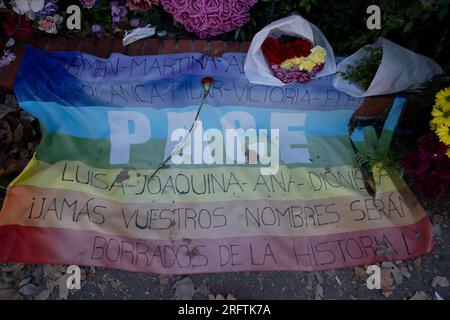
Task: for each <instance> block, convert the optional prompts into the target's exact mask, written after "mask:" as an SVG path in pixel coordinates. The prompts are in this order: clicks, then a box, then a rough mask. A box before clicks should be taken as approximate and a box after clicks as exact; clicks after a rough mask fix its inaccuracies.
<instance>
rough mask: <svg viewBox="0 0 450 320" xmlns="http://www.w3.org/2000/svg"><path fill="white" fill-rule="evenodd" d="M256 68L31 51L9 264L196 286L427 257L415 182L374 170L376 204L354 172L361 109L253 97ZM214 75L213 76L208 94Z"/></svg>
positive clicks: (9, 213)
mask: <svg viewBox="0 0 450 320" xmlns="http://www.w3.org/2000/svg"><path fill="white" fill-rule="evenodd" d="M244 61H245V55H244V54H241V53H226V54H224V56H223V57H210V56H205V55H202V54H199V53H188V54H172V55H155V56H139V57H130V56H125V55H121V54H112V55H111V56H110V57H109V58H108V59H103V58H98V57H95V56H91V55H87V54H83V53H80V52H56V53H50V52H44V51H40V50H38V49H34V48H32V47H28V48H27V50H26V55H25V56H24V58H23V61H22V64H21V67H20V71H19V73H18V76H17V79H16V83H15V93H16V95H17V98H18V100H19V103H20V106H21V107H22V108H23V109H25V110H26V111H27V112H29V113H30V114H32V115H33V116H35V117H37V118H38V119H39V121H40V124H41V128H42V134H43V136H42V141H41V143H40V144H39V146H38V148H37V150H36V153H35V155H34V157H33V159H31V161H30V162H29V164H28V165H27V167H26V168H25V170H24V171H23V172H22V173H21V174H20V175H19V176H18V177H17V178H16V179H15V180H14V181H13V182H12V183H11V184H10V186H9V187H8V192H7V196H6V199H5V202H4V204H3V208H2V211H1V213H0V243H1V246H0V261H10V262H26V263H38V264H40V263H58V264H77V265H87V266H99V267H109V268H118V269H124V270H130V271H139V272H152V273H161V274H193V273H210V272H229V271H311V270H324V269H330V268H339V267H348V266H354V265H361V264H370V263H374V262H378V261H381V260H382V259H385V258H386V255H390V256H391V257H392V259H395V260H401V259H408V258H413V257H416V256H418V255H421V254H424V253H427V252H429V251H430V250H431V248H432V237H431V229H430V223H429V220H428V218H427V214H426V212H425V211H424V210H423V208H422V207H421V206H420V204H419V203H418V201H417V200H416V199H415V197H414V195H413V194H412V193H411V191H410V190H409V189H408V187H407V186H406V185H405V183H404V182H403V180H402V179H401V178H399V177H397V176H392V175H389V174H387V173H386V172H385V171H383V170H380V169H377V168H374V170H373V180H374V187H375V189H376V193H375V194H374V195H373V194H369V192H368V191H367V190H366V187H365V185H364V176H363V174H362V171H361V169H360V168H358V167H357V166H355V152H354V150H353V146H352V143H351V137H350V135H351V133H350V132H349V128H348V125H349V120H350V118H351V116H352V113H353V112H354V111H355V110H356V109H357V108H358V107H359V106H361V104H362V100H361V99H354V98H352V97H350V96H348V95H346V94H344V93H342V92H338V91H336V90H335V89H334V88H333V87H332V85H331V79H332V78H331V77H325V78H320V79H317V80H314V81H312V82H310V83H308V84H306V85H300V84H293V85H289V86H285V87H269V86H262V85H255V84H251V83H249V82H248V81H247V80H246V78H245V75H244V70H243V64H244ZM205 76H211V77H213V78H214V81H213V83H212V84H211V87H210V89H209V91H205V88H204V84H202V78H203V77H205ZM205 93H206V96H205ZM204 96H205V98H204V104H203V106H202V108H201V110H200V112H199V115H198V119H197V121H196V125H194V130H193V131H192V132H189V131H188V129H189V128H190V127H191V125H192V123H193V121H194V120H195V119H196V114H197V111H198V109H199V106H200V105H201V102H202V99H203V97H204ZM397 109H398V108H397ZM394 128H395V121H394V122H392V121H390V123H389V124H388V125H387V127H386V131H384V136H389V135H392V132H393V130H394ZM177 130H178V131H177ZM180 130H181V131H180ZM249 130H250V131H252V130H253V131H254V132H255V133H257V135H256V137H258V139H257V140H256V141H255V140H251V139H250V138H249V137H248V136H245V135H246V134H247V133H248V132H250V131H249ZM176 132H178V134H177V133H176ZM180 132H181V133H180ZM183 132H184V133H186V132H187V133H190V135H189V141H188V142H187V143H184V144H181V145H180V143H181V142H186V141H185V140H183V139H184V138H183V135H184V134H183ZM355 132H356V133H353V135H352V139H353V141H354V142H355V145H356V146H357V147H358V148H363V147H364V146H365V142H364V141H365V140H364V137H365V136H367V135H371V140H370V141H372V142H374V141H375V142H376V141H377V136H376V133H374V131H370V130H368V131H364V130H359V131H355ZM242 134H244V138H243V140H242V139H241V140H239V139H238V138H239V135H242ZM382 136H383V135H382ZM174 137H175V138H174ZM184 137H185V138H186V136H184ZM220 137H222V138H223V141H222V140H220V139H219V138H220ZM247 138H248V139H247ZM177 141H178V142H177ZM230 141H231V142H230ZM236 141H241V142H242V141H244V143H241V144H239V143H237V142H236ZM381 141H385V140H383V139H381V138H380V143H381ZM233 142H236V143H235V144H233ZM180 147H183V148H180ZM372 147H373V146H372ZM385 147H386V146H385ZM175 149H176V151H177V152H176V153H173V151H174V150H175ZM168 155H172V159H171V161H169V162H167V163H166V165H164V166H162V168H161V169H159V170H158V171H157V173H156V174H154V173H155V171H156V170H157V169H158V168H159V167H161V164H162V163H163V162H164V159H166V158H167V157H168ZM251 156H252V157H251ZM175 158H176V160H175ZM250 159H252V160H253V161H254V162H251V161H250ZM263 160H264V161H263ZM380 252H384V253H383V254H380Z"/></svg>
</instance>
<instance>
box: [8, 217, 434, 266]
mask: <svg viewBox="0 0 450 320" xmlns="http://www.w3.org/2000/svg"><path fill="white" fill-rule="evenodd" d="M0 243H1V244H2V246H1V247H0V262H6V261H8V262H26V263H37V264H41V263H46V264H54V263H57V264H77V265H86V266H98V267H107V268H117V269H124V270H129V271H137V272H152V273H165V274H193V273H213V272H230V271H233V272H236V271H239V272H241V271H273V270H276V271H313V270H326V269H334V268H339V267H349V266H354V265H361V264H372V263H375V262H379V261H381V260H382V258H381V257H379V256H377V255H376V249H377V247H378V245H379V244H381V243H382V244H383V245H386V246H388V247H389V248H391V250H392V257H393V259H394V260H404V259H410V258H414V257H416V256H418V255H421V254H425V253H427V252H429V251H430V250H431V248H432V240H431V227H430V222H429V220H428V218H426V217H425V218H423V219H422V220H420V222H418V223H416V224H413V225H408V226H403V227H398V228H397V227H394V228H380V229H375V230H365V231H354V232H351V233H338V234H331V235H324V236H308V237H271V236H257V237H239V238H235V237H227V238H218V239H198V240H192V241H189V242H188V241H182V240H177V241H170V240H142V239H133V238H127V237H120V236H109V235H105V234H102V233H100V232H95V231H86V230H85V231H81V230H69V229H53V228H35V227H23V226H17V225H10V226H3V227H0Z"/></svg>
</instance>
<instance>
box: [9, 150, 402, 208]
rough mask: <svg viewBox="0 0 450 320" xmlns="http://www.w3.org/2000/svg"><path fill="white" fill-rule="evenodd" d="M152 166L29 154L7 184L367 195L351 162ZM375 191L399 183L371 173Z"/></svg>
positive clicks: (181, 195) (250, 195) (152, 197)
mask: <svg viewBox="0 0 450 320" xmlns="http://www.w3.org/2000/svg"><path fill="white" fill-rule="evenodd" d="M152 173H153V171H150V170H148V171H146V170H132V169H98V168H93V167H90V166H86V165H85V164H83V163H82V162H78V161H61V162H58V163H55V164H53V165H49V164H47V163H45V162H42V161H39V160H36V159H34V158H33V159H32V160H31V161H30V163H29V165H28V166H27V168H26V169H25V170H24V172H23V173H22V174H21V175H20V176H19V177H18V178H17V179H16V180H14V182H13V185H31V186H36V187H41V188H56V189H65V190H72V191H80V192H86V193H89V194H92V195H93V196H96V197H103V198H107V199H111V200H115V201H120V202H127V203H135V202H140V203H178V202H183V203H193V202H198V203H205V202H217V201H236V200H263V199H267V200H320V199H330V198H334V197H348V196H368V193H367V191H366V189H365V187H364V183H363V178H362V174H361V171H360V170H359V169H357V168H355V167H351V166H343V167H334V168H323V169H322V168H305V167H295V168H288V167H286V166H281V167H280V169H279V171H278V173H277V174H276V175H273V176H263V175H261V174H260V169H259V168H256V167H244V166H223V167H220V168H218V167H212V168H211V169H207V168H206V169H205V168H201V169H186V168H167V169H162V170H160V171H159V173H158V174H157V176H156V177H154V178H153V179H152V180H150V179H149V178H150V176H151V174H152ZM375 180H376V183H377V186H376V189H377V192H378V193H384V192H391V191H394V190H397V189H398V188H401V187H403V186H404V185H405V184H404V182H403V181H399V182H398V183H396V184H395V185H394V183H393V181H392V179H391V178H390V177H389V176H388V175H387V174H382V175H380V176H379V177H376V178H375Z"/></svg>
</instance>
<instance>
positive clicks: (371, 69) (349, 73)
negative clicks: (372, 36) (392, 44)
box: [342, 47, 383, 90]
mask: <svg viewBox="0 0 450 320" xmlns="http://www.w3.org/2000/svg"><path fill="white" fill-rule="evenodd" d="M363 51H364V56H363V57H362V58H361V59H360V60H358V61H357V62H356V66H352V65H348V66H347V70H346V71H345V72H343V73H342V77H343V78H344V79H345V80H347V81H348V82H350V83H355V84H357V85H359V86H360V87H361V88H363V89H364V90H367V89H368V88H369V86H370V84H371V83H372V80H373V78H374V77H375V74H376V73H377V70H378V67H379V66H380V64H381V59H382V58H383V49H381V48H373V47H364V48H363Z"/></svg>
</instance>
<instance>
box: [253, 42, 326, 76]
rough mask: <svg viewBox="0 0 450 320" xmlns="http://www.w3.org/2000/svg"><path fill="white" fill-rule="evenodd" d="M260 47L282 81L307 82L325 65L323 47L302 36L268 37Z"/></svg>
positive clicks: (273, 71) (271, 67)
mask: <svg viewBox="0 0 450 320" xmlns="http://www.w3.org/2000/svg"><path fill="white" fill-rule="evenodd" d="M261 49H262V52H263V53H264V55H265V56H266V59H267V62H268V64H269V66H270V69H271V71H272V73H273V75H274V76H275V77H277V78H278V79H280V80H281V81H282V82H283V83H291V82H300V83H305V82H308V81H310V80H311V79H312V78H314V77H315V76H316V75H317V74H318V73H319V72H321V71H322V70H323V68H324V66H325V59H326V51H325V49H324V48H322V47H320V46H314V45H313V44H312V43H311V41H309V40H307V39H304V38H296V37H292V36H284V35H283V36H281V37H279V38H277V39H275V38H272V37H268V38H266V40H264V42H263V44H262V47H261Z"/></svg>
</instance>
